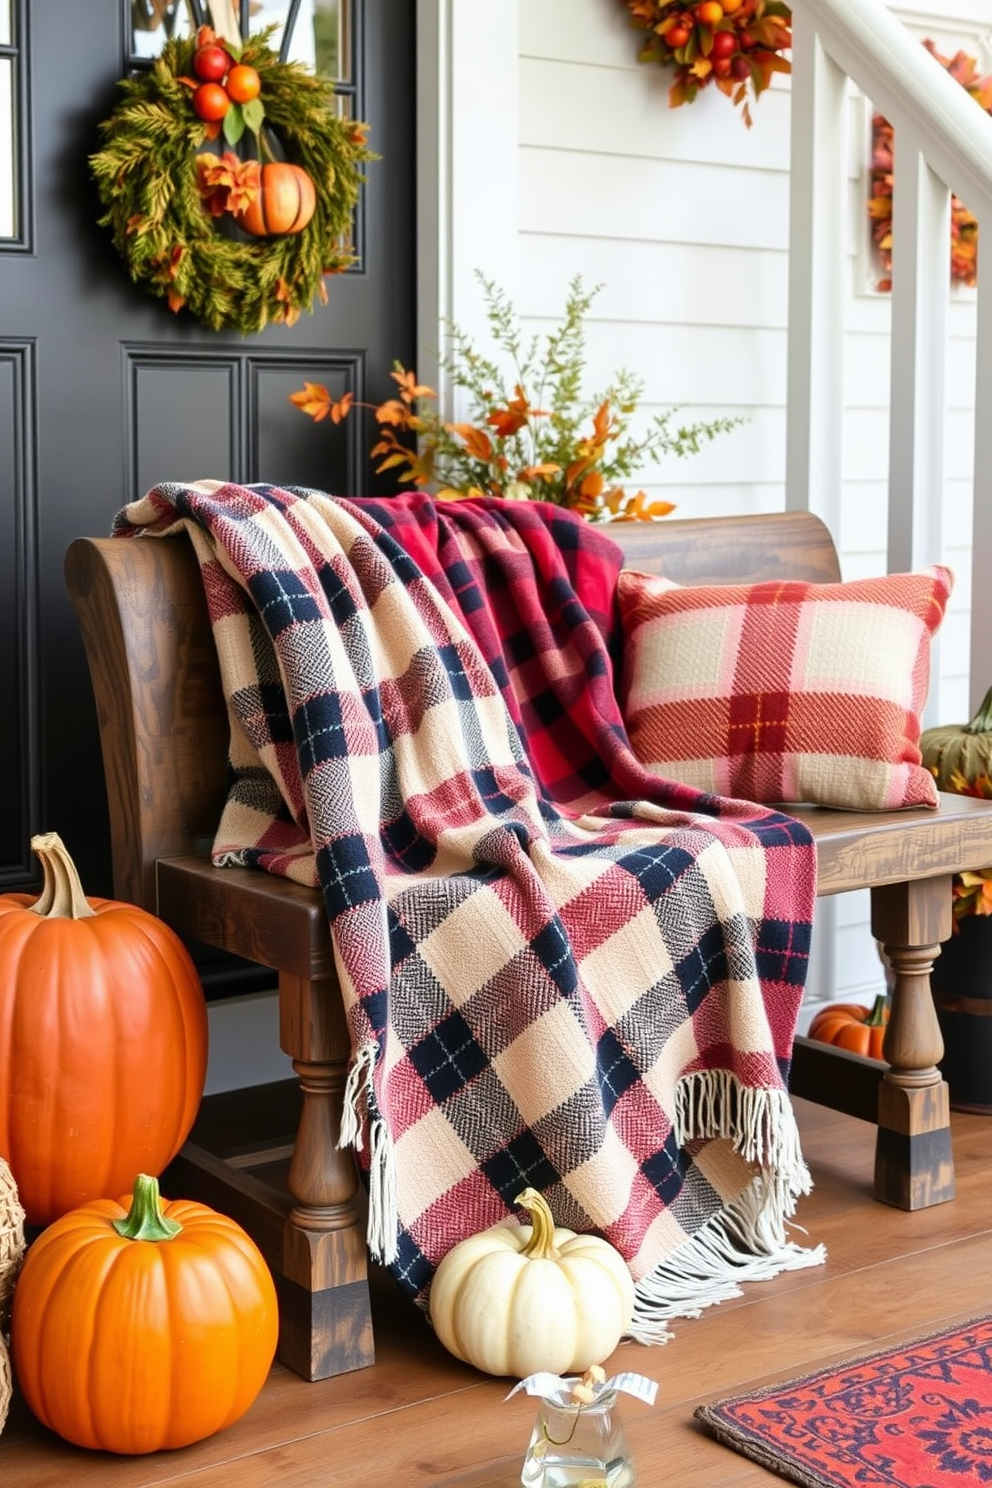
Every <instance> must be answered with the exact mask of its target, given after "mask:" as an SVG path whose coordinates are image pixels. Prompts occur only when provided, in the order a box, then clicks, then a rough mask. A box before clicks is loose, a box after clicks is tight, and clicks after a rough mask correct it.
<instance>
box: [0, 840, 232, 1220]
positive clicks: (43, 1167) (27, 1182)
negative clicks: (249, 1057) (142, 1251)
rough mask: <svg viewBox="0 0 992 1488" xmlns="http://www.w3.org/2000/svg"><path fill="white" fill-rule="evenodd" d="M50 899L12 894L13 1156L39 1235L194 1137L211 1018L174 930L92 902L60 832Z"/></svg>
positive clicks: (4, 1008) (1, 913) (8, 943)
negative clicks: (60, 1217)
mask: <svg viewBox="0 0 992 1488" xmlns="http://www.w3.org/2000/svg"><path fill="white" fill-rule="evenodd" d="M31 846H32V847H33V848H34V851H35V852H36V854H37V855H38V857H39V859H40V860H41V864H42V868H43V870H44V876H45V881H44V888H43V890H42V893H41V897H40V898H39V899H38V900H37V901H36V902H34V903H32V899H31V895H30V894H3V895H0V1152H2V1153H4V1154H5V1156H6V1158H7V1162H8V1163H9V1165H10V1170H11V1172H12V1173H13V1175H14V1179H15V1181H16V1183H17V1188H18V1193H19V1196H20V1201H21V1204H22V1205H23V1207H24V1209H25V1211H26V1213H27V1218H28V1221H29V1223H30V1224H33V1225H45V1224H49V1223H50V1222H51V1221H52V1220H53V1219H56V1218H57V1217H58V1215H60V1214H64V1213H65V1212H66V1210H68V1209H73V1208H75V1207H76V1205H78V1204H84V1203H86V1202H87V1201H88V1200H89V1199H95V1198H101V1197H106V1196H107V1195H109V1194H115V1193H120V1192H121V1190H122V1189H125V1188H127V1186H128V1184H130V1183H131V1182H132V1181H133V1178H134V1175H135V1173H137V1172H151V1173H156V1174H157V1173H160V1172H161V1171H162V1169H163V1168H164V1167H165V1166H166V1164H167V1163H169V1162H170V1161H171V1159H172V1158H173V1157H174V1156H175V1155H176V1153H177V1152H178V1151H179V1148H180V1147H181V1146H182V1144H183V1142H184V1141H185V1140H186V1137H187V1136H188V1134H189V1131H190V1128H191V1127H192V1125H193V1121H194V1119H195V1117H196V1113H197V1111H198V1109H199V1104H200V1098H201V1096H202V1095H203V1085H204V1081H205V1079H206V1070H207V1013H206V1006H205V1003H204V1000H203V991H202V988H201V986H200V979H199V977H198V976H197V973H196V968H195V966H194V965H193V961H192V958H191V957H190V955H189V952H188V951H187V950H186V947H185V946H184V945H183V943H182V941H181V940H180V939H179V937H178V936H177V935H176V934H175V933H174V931H172V930H170V929H169V927H168V925H166V924H164V923H163V922H162V921H161V920H159V919H157V918H156V917H155V916H154V915H151V914H148V913H147V911H146V910H143V909H139V908H138V907H137V905H134V904H125V903H122V902H119V901H117V900H114V899H87V898H86V896H85V894H84V893H83V889H82V885H81V884H80V882H79V876H78V874H77V872H76V869H75V865H74V864H73V861H72V859H71V858H70V856H69V854H68V853H67V852H66V849H65V846H64V845H63V843H62V841H61V839H60V838H59V837H58V836H57V834H56V833H54V832H50V833H47V834H45V835H43V836H39V837H35V838H33V839H32V843H31Z"/></svg>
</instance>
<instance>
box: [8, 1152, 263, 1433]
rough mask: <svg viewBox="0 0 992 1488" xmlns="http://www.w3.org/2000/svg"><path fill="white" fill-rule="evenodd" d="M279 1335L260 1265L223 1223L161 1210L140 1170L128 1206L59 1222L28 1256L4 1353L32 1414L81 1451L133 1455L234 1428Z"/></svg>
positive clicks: (190, 1209) (91, 1208)
mask: <svg viewBox="0 0 992 1488" xmlns="http://www.w3.org/2000/svg"><path fill="white" fill-rule="evenodd" d="M278 1332H279V1316H278V1306H277V1302H276V1289H275V1286H274V1284H273V1281H272V1277H271V1275H270V1273H269V1270H268V1267H267V1266H266V1264H265V1261H264V1260H263V1259H262V1256H261V1254H260V1252H259V1250H258V1248H257V1247H256V1245H255V1244H254V1242H253V1241H252V1240H251V1239H249V1237H248V1236H247V1235H246V1234H245V1232H244V1230H242V1229H241V1227H240V1226H239V1225H237V1224H235V1222H234V1220H233V1219H228V1218H227V1217H226V1215H223V1214H218V1213H216V1212H215V1211H214V1210H213V1209H209V1208H208V1207H207V1206H206V1205H205V1204H196V1203H193V1202H192V1201H189V1200H182V1199H179V1200H175V1201H173V1202H171V1203H165V1204H162V1202H161V1201H160V1199H159V1191H158V1183H157V1182H156V1180H155V1179H154V1178H151V1177H148V1176H147V1175H146V1174H141V1175H139V1177H138V1178H137V1179H136V1180H135V1184H134V1192H133V1195H132V1197H131V1199H130V1201H129V1200H128V1199H127V1198H126V1197H125V1198H123V1199H121V1200H114V1199H98V1200H96V1201H95V1202H94V1203H92V1204H84V1205H82V1206H81V1207H80V1208H78V1209H73V1210H71V1211H70V1213H68V1214H64V1215H63V1216H62V1218H61V1219H58V1220H56V1221H55V1223H54V1224H53V1225H50V1226H49V1228H48V1229H47V1230H45V1231H44V1232H43V1233H42V1234H41V1235H40V1236H39V1237H38V1239H37V1240H36V1241H35V1242H34V1244H33V1245H32V1246H31V1247H30V1248H29V1250H28V1253H27V1257H26V1259H25V1262H24V1266H23V1268H22V1270H21V1273H20V1275H19V1276H18V1278H17V1286H16V1287H15V1289H14V1309H13V1315H12V1317H11V1348H12V1352H13V1360H14V1370H15V1373H16V1377H17V1382H18V1385H19V1386H20V1389H21V1391H22V1392H23V1395H24V1398H25V1400H26V1401H27V1403H28V1405H29V1406H30V1407H31V1409H32V1410H33V1411H34V1413H35V1415H36V1416H37V1417H38V1419H39V1420H40V1421H41V1422H42V1423H43V1424H44V1425H45V1426H48V1427H50V1429H51V1430H53V1431H57V1432H58V1434H59V1435H60V1436H62V1437H64V1438H65V1439H66V1441H70V1442H74V1443H75V1445H76V1446H79V1447H90V1448H93V1449H94V1450H101V1451H106V1452H120V1453H127V1454H136V1453H142V1452H157V1451H160V1450H161V1449H163V1448H167V1447H184V1446H187V1445H188V1444H189V1443H190V1442H194V1441H201V1440H202V1439H203V1437H205V1436H210V1435H212V1434H213V1433H214V1432H215V1431H221V1430H223V1429H224V1427H226V1426H230V1425H231V1424H232V1422H234V1421H237V1420H238V1419H239V1417H241V1416H242V1415H244V1413H245V1411H246V1410H247V1409H248V1407H249V1406H250V1405H251V1404H252V1402H253V1401H254V1400H255V1398H256V1396H257V1395H258V1393H259V1391H260V1390H261V1388H262V1386H263V1384H264V1383H265V1379H266V1376H267V1375H268V1372H269V1367H270V1365H271V1364H272V1360H273V1357H274V1355H275V1350H276V1341H277V1338H278Z"/></svg>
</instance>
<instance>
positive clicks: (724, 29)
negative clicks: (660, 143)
mask: <svg viewBox="0 0 992 1488" xmlns="http://www.w3.org/2000/svg"><path fill="white" fill-rule="evenodd" d="M624 3H625V4H626V6H627V9H628V10H629V11H630V14H631V21H632V24H633V25H636V26H640V27H642V28H643V29H644V30H646V31H648V32H649V36H648V39H647V40H646V41H645V43H644V45H643V47H642V48H641V52H640V60H641V61H642V62H658V63H660V64H661V65H662V66H664V67H674V69H675V81H674V83H673V84H672V88H671V91H670V93H669V102H670V104H671V106H672V107H673V108H676V107H678V105H679V104H682V103H691V102H692V100H693V99H694V98H695V97H696V94H697V93H698V92H699V90H700V88H705V87H706V86H707V85H708V84H710V83H715V84H716V85H717V87H718V88H719V89H720V90H721V91H722V92H724V93H727V94H728V95H729V96H730V97H732V98H733V100H734V102H735V103H743V101H744V96H745V94H746V92H747V89H748V88H749V87H750V88H753V90H754V93H755V96H756V97H757V95H758V94H760V93H762V92H763V91H764V89H765V88H767V87H768V84H769V83H770V82H771V78H772V74H773V73H775V72H788V71H790V64H789V62H788V61H787V60H785V59H784V58H783V57H782V56H781V55H780V54H781V53H782V52H783V51H785V50H788V48H790V47H791V45H792V15H791V12H790V10H789V7H788V5H787V4H785V0H698V3H697V4H692V3H691V0H690V3H688V4H687V3H686V0H624ZM745 119H746V121H747V122H748V123H750V116H749V115H748V113H747V110H746V106H745Z"/></svg>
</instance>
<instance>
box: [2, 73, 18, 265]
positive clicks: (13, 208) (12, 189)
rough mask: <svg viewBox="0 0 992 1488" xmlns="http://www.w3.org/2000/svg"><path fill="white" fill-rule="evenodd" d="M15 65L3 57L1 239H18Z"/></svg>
mask: <svg viewBox="0 0 992 1488" xmlns="http://www.w3.org/2000/svg"><path fill="white" fill-rule="evenodd" d="M14 124H15V120H14V63H13V59H12V58H10V57H0V238H16V237H17V156H16V153H15V140H16V138H17V132H16V130H15V128H14Z"/></svg>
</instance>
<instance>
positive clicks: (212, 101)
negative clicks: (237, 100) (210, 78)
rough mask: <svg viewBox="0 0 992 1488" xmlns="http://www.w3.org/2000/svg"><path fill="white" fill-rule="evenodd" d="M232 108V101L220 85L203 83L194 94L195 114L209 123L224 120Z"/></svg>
mask: <svg viewBox="0 0 992 1488" xmlns="http://www.w3.org/2000/svg"><path fill="white" fill-rule="evenodd" d="M230 107H231V100H230V99H229V98H228V96H227V94H226V93H225V92H224V89H223V88H222V87H221V85H220V83H201V84H200V86H199V87H198V88H197V89H196V90H195V92H194V93H193V112H194V114H195V115H196V117H197V118H198V119H205V120H206V121H207V123H212V122H213V121H214V120H216V119H223V117H224V115H225V114H226V113H227V111H228V109H229V108H230Z"/></svg>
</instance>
